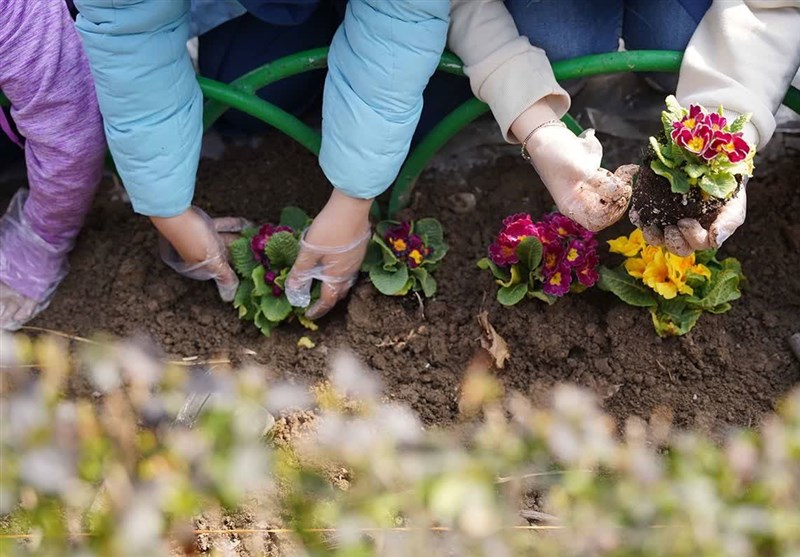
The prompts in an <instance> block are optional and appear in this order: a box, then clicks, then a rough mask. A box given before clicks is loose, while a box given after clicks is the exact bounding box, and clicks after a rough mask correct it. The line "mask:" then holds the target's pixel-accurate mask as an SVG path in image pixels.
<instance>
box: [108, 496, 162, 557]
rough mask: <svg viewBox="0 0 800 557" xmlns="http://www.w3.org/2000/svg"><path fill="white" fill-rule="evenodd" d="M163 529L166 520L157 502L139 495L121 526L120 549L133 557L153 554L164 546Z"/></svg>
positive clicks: (128, 507)
mask: <svg viewBox="0 0 800 557" xmlns="http://www.w3.org/2000/svg"><path fill="white" fill-rule="evenodd" d="M163 529H164V518H163V517H162V514H161V510H160V509H159V508H158V505H157V504H156V501H155V500H154V499H153V498H152V497H150V496H148V495H146V494H142V493H140V494H137V495H136V496H135V497H134V499H133V501H132V502H131V503H130V504H129V505H128V506H127V508H126V509H125V514H124V515H123V516H122V520H121V523H120V525H119V538H118V541H119V544H120V547H119V549H120V550H121V551H122V552H123V554H124V555H130V556H131V557H141V556H143V555H147V554H152V553H153V552H155V551H158V548H159V546H160V545H161V544H162V531H163Z"/></svg>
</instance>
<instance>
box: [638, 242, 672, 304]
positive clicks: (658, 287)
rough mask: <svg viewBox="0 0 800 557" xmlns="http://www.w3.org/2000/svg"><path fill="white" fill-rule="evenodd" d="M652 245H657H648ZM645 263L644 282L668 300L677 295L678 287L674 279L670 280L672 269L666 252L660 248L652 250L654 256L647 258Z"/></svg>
mask: <svg viewBox="0 0 800 557" xmlns="http://www.w3.org/2000/svg"><path fill="white" fill-rule="evenodd" d="M652 247H655V246H648V248H652ZM645 251H649V250H645ZM648 259H649V261H648ZM645 263H646V267H645V270H644V272H643V273H642V282H644V283H645V284H646V285H647V286H649V287H650V288H652V289H653V290H655V291H656V292H658V293H659V294H660V295H661V296H663V297H664V298H665V299H667V300H671V299H672V298H674V297H675V296H677V295H678V288H677V286H676V285H675V284H674V283H673V282H672V280H670V271H669V267H668V266H667V258H666V257H665V255H664V252H663V251H662V250H661V249H660V248H656V250H655V251H654V252H652V258H645Z"/></svg>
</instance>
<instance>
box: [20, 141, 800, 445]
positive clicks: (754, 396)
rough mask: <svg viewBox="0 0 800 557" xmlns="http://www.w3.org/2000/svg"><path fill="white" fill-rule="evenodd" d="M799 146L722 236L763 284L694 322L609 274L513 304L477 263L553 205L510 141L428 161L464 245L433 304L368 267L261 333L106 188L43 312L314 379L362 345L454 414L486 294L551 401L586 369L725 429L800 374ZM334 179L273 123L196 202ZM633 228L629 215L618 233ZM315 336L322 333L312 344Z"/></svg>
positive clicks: (442, 276)
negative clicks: (323, 307)
mask: <svg viewBox="0 0 800 557" xmlns="http://www.w3.org/2000/svg"><path fill="white" fill-rule="evenodd" d="M778 142H780V141H778ZM606 143H607V144H608V145H611V144H612V143H613V142H612V141H611V140H608V141H607V142H606ZM612 147H613V145H612ZM622 147H624V148H625V149H624V150H622V151H620V149H621V148H622ZM633 149H635V147H631V146H626V145H622V144H616V147H615V148H607V155H608V153H610V152H611V151H614V150H617V151H618V152H622V153H624V154H625V156H628V158H630V157H629V154H630V153H631V152H633ZM787 149H788V147H784V148H783V151H784V152H782V154H781V156H780V157H778V158H777V160H776V161H773V162H771V163H770V164H769V165H767V164H764V165H763V166H762V170H766V172H762V174H761V175H760V176H758V177H757V179H754V180H753V181H752V187H751V188H750V190H751V192H752V194H751V201H750V204H751V205H750V209H749V214H748V220H747V223H746V224H745V226H744V227H743V228H742V230H741V231H740V232H739V233H737V234H736V235H735V236H734V237H733V238H732V239H731V240H730V241H729V242H728V243H727V244H726V246H725V249H724V250H723V252H724V255H733V256H736V257H739V258H740V259H741V260H742V263H743V265H744V270H745V272H746V274H747V275H748V278H749V288H748V290H747V291H746V292H745V294H744V296H743V298H742V300H740V301H739V302H736V303H735V304H734V308H733V310H732V311H730V312H729V313H727V314H725V315H719V316H713V315H707V316H704V317H703V318H701V320H700V322H699V324H698V325H697V327H696V328H695V329H694V330H693V331H692V333H690V334H689V335H686V336H685V337H682V338H673V339H667V340H662V339H660V338H659V337H658V336H656V334H655V332H654V331H653V327H652V325H651V323H650V317H649V314H648V312H647V311H646V310H643V309H641V308H632V307H627V306H624V305H622V304H621V303H620V302H619V301H617V300H616V299H615V298H614V297H613V296H612V295H609V294H606V293H603V292H600V291H597V290H596V289H593V290H591V291H589V292H587V293H584V294H581V295H573V296H568V297H566V298H564V299H562V300H561V301H559V302H558V303H557V304H555V305H554V306H552V307H548V306H546V305H545V304H543V303H538V302H535V301H531V302H525V303H521V304H519V305H518V306H516V307H514V308H510V309H509V308H504V307H501V306H500V305H499V304H498V303H497V302H496V301H495V300H494V285H493V281H492V279H491V277H490V276H489V274H488V272H482V271H480V270H479V269H477V268H476V266H475V262H476V261H477V260H478V259H479V258H480V257H482V256H483V255H484V254H485V250H486V246H487V245H488V243H489V241H490V239H491V237H492V235H493V234H495V233H496V231H497V229H498V227H499V225H500V221H501V219H502V218H503V217H504V216H506V215H508V214H510V213H515V212H519V211H529V212H530V213H532V214H533V215H539V214H541V213H542V212H544V211H546V210H549V209H550V202H549V198H548V195H547V193H546V191H545V189H544V188H543V187H542V186H541V184H540V183H539V182H538V180H537V179H536V177H535V174H534V173H533V171H532V170H531V168H530V166H529V165H527V164H525V163H524V162H523V161H521V160H519V159H517V158H510V157H508V158H501V159H500V160H498V161H497V162H496V163H494V164H492V165H490V166H488V167H484V168H479V169H477V170H475V171H473V172H471V173H470V175H468V176H466V180H465V179H464V178H465V177H463V176H457V175H438V176H437V175H435V174H433V173H429V174H427V175H426V176H425V177H424V178H423V180H422V181H421V183H420V184H419V186H418V188H417V193H416V194H415V197H414V204H413V207H412V208H411V211H410V213H411V214H413V215H415V216H417V217H423V216H433V217H436V218H438V219H440V220H441V222H442V224H443V225H444V229H445V232H446V239H447V241H448V243H449V244H450V252H449V254H448V256H447V257H446V258H445V260H444V262H443V264H442V266H441V268H440V269H439V271H438V273H437V277H436V278H437V281H438V284H439V293H438V294H437V296H436V297H435V299H433V300H428V301H425V302H424V305H423V306H420V303H419V302H418V301H417V299H416V298H415V297H413V296H410V297H406V298H387V297H383V296H381V295H379V294H378V293H377V292H376V291H374V290H373V289H372V288H371V286H370V285H369V284H363V283H362V284H360V285H358V286H357V287H356V288H355V289H354V292H353V294H352V296H351V297H350V298H349V300H347V301H346V302H343V303H341V304H340V307H339V308H337V309H336V310H335V311H334V312H333V313H332V315H330V316H329V317H327V318H325V319H324V320H323V321H322V322H321V323H320V325H321V328H320V330H319V331H317V332H314V333H309V332H308V331H306V330H305V329H303V328H302V327H300V326H299V325H296V324H295V325H288V326H286V327H284V328H282V329H280V330H278V331H276V332H275V333H274V334H273V335H272V336H271V337H270V338H265V337H262V336H261V335H260V334H259V333H258V331H257V330H256V329H255V328H253V327H252V326H251V325H250V324H247V323H241V322H240V321H239V320H238V319H237V315H236V312H235V311H234V310H233V308H232V307H231V306H229V305H227V304H225V303H223V302H221V301H220V300H219V299H218V297H217V295H216V289H215V288H214V287H213V285H212V284H210V283H200V282H193V281H190V280H184V279H182V278H181V277H179V276H177V275H176V274H175V273H173V272H172V271H171V270H169V269H168V268H167V267H166V266H164V265H163V264H162V263H161V262H160V261H159V260H158V258H157V255H156V235H155V233H154V231H153V229H152V227H151V226H150V225H149V223H148V222H147V221H146V219H145V218H143V217H141V216H136V215H134V214H132V212H131V210H130V207H129V206H128V205H126V204H125V203H123V202H121V201H119V200H116V201H115V200H113V196H112V195H111V192H110V189H109V188H106V189H105V190H104V191H103V192H102V193H101V195H100V196H98V201H97V203H96V206H95V207H94V210H93V211H92V214H91V217H90V219H89V222H88V223H87V226H86V229H85V231H84V233H83V235H82V236H81V239H80V241H79V244H78V247H77V249H76V251H75V253H74V255H73V257H72V272H71V273H70V275H69V277H68V278H67V279H66V280H65V282H64V284H63V285H62V286H61V288H60V290H59V292H58V295H57V296H56V298H55V300H54V301H53V303H52V305H51V307H50V308H49V309H48V310H47V311H45V312H44V313H43V314H42V315H41V316H40V317H38V318H37V319H36V320H35V322H33V323H32V325H36V326H39V327H47V328H51V329H58V330H61V331H65V332H69V333H72V334H78V335H82V336H86V335H91V334H93V333H95V332H97V331H109V332H112V333H113V334H115V335H121V336H122V335H136V334H145V335H148V336H150V337H151V338H153V339H154V340H155V341H156V342H157V343H158V344H159V345H160V346H162V347H163V349H164V351H165V352H167V353H168V354H170V355H172V356H181V357H188V356H198V357H200V358H205V357H211V356H214V355H218V354H220V353H225V354H228V355H230V357H231V358H233V359H235V360H251V359H252V360H256V361H258V362H261V363H263V364H266V366H267V367H268V368H269V369H272V370H274V372H275V373H276V374H277V375H281V376H284V377H287V378H290V379H291V378H296V379H303V380H307V381H311V382H314V381H317V380H319V379H321V378H322V377H323V376H324V374H325V369H326V360H327V355H328V353H329V352H330V351H331V350H332V349H334V348H336V347H339V346H349V347H351V348H352V349H353V350H355V351H356V352H357V353H358V354H359V355H360V356H361V357H363V358H364V359H365V360H366V361H367V362H368V363H369V364H370V365H371V366H373V367H374V368H375V369H376V370H377V372H378V373H379V374H380V375H381V376H382V377H383V380H384V382H385V384H386V391H387V395H388V396H389V397H391V398H395V399H398V400H402V401H405V402H407V403H410V404H411V405H412V406H413V407H414V408H415V409H416V410H418V411H419V412H420V414H421V415H422V417H423V419H424V420H425V421H426V422H427V423H429V424H448V423H452V422H453V421H455V420H457V416H458V410H457V397H458V389H459V384H460V381H461V378H462V374H463V370H464V369H465V368H466V366H467V364H468V362H469V361H470V360H471V359H472V358H473V356H474V355H475V353H476V351H478V350H479V349H480V348H479V347H480V340H479V339H480V334H481V331H480V328H479V326H478V322H477V320H476V316H477V315H478V313H479V312H480V311H481V310H483V309H486V310H488V312H489V319H490V321H491V323H492V324H493V325H494V327H495V328H496V329H497V331H498V332H499V333H500V334H501V335H502V336H503V337H504V338H505V339H506V341H507V342H508V345H509V348H510V352H511V357H510V360H509V361H508V362H507V364H506V367H505V369H504V370H502V371H499V372H498V374H499V376H500V377H501V378H502V380H503V382H504V384H505V385H506V386H507V387H508V388H509V389H514V390H517V391H520V392H522V393H525V394H527V395H529V396H530V397H533V398H536V399H539V398H540V397H543V396H544V395H545V393H546V391H547V390H548V389H549V388H550V387H551V386H552V385H553V384H554V383H556V382H560V381H571V382H575V383H578V384H581V385H586V386H589V387H591V388H592V389H594V390H596V391H597V392H598V393H599V394H600V395H601V396H602V397H603V398H604V399H605V405H606V407H607V409H608V410H609V411H610V412H611V413H612V414H613V415H615V416H616V417H618V418H620V419H625V418H627V417H628V416H631V415H638V416H642V417H644V418H648V417H649V416H651V414H653V413H654V412H668V413H672V414H673V415H674V418H675V422H676V423H677V424H678V425H683V426H687V425H695V426H700V427H703V428H708V429H711V430H713V431H715V432H722V431H724V430H725V429H726V428H727V427H729V426H730V425H744V426H749V425H751V424H754V423H755V422H756V421H757V420H758V418H759V417H760V416H761V415H762V414H764V413H765V412H768V411H770V410H771V409H772V408H773V404H774V401H776V400H778V399H779V398H780V396H781V395H782V394H783V393H785V392H786V391H787V390H788V389H789V388H790V387H791V386H792V385H793V384H795V383H797V382H798V381H800V364H798V362H797V360H795V359H794V358H793V356H792V354H791V352H790V350H789V348H788V346H787V342H786V339H787V337H788V336H789V335H790V334H791V333H794V332H797V331H798V330H800V319H799V318H798V315H800V263H798V262H800V258H798V251H797V250H798V248H797V245H792V243H791V242H793V241H795V239H794V236H796V234H797V232H796V231H797V229H798V227H797V221H796V220H794V221H793V219H795V218H796V217H795V216H796V215H798V214H800V189H798V188H797V187H796V181H795V176H797V174H798V172H800V156H798V153H797V148H796V147H792V149H793V151H792V152H788V151H787ZM232 151H233V150H232ZM625 156H618V157H617V159H618V160H616V161H614V162H616V163H622V162H624V158H625ZM610 167H611V168H613V166H610ZM328 192H329V186H327V185H326V182H325V180H324V178H323V176H322V174H321V173H320V171H319V170H318V167H317V164H316V161H315V159H314V158H313V157H312V156H310V155H309V154H307V153H306V152H305V151H303V149H302V148H301V147H299V146H297V145H296V144H294V143H293V142H292V141H291V140H289V139H287V138H281V137H277V136H269V137H267V139H266V141H265V142H264V143H263V145H262V146H261V147H258V148H255V149H251V148H238V150H236V152H231V153H229V154H228V155H227V156H226V158H225V159H224V160H222V161H220V162H208V161H204V163H203V164H202V165H201V171H200V176H199V185H198V189H197V196H196V203H197V204H198V205H199V206H201V207H203V208H205V209H206V211H207V212H208V213H210V214H212V215H225V214H233V213H237V212H243V213H244V214H243V216H246V217H249V218H250V219H253V220H255V221H259V222H263V221H265V220H271V219H272V220H274V219H276V218H277V217H278V214H279V211H280V208H281V207H283V206H284V205H288V204H296V205H299V206H301V207H303V208H304V209H306V210H307V211H308V212H309V213H311V214H313V213H314V212H315V211H317V210H318V209H319V208H320V207H321V205H322V204H323V203H324V201H325V199H326V197H327V195H328ZM465 193H468V194H473V195H474V196H475V198H476V201H477V208H478V209H477V210H471V211H470V210H468V209H469V205H466V209H467V210H466V212H465V210H464V209H465V204H463V203H461V201H462V200H463V199H464V197H465V196H464V195H463V194H465ZM629 229H630V225H627V224H620V225H617V226H616V227H615V228H614V229H613V230H612V231H609V232H608V233H605V234H604V235H603V239H605V238H608V237H614V236H615V235H617V234H621V233H626V232H628V231H629ZM304 335H307V336H310V337H311V338H312V340H313V341H314V342H315V343H316V347H315V348H314V349H311V350H308V349H303V348H298V347H297V340H298V339H299V338H300V337H301V336H304Z"/></svg>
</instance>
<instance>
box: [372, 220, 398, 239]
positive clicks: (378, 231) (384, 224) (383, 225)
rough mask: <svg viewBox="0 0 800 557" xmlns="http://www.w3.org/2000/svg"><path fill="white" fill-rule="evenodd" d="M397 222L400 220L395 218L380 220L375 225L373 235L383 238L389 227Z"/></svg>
mask: <svg viewBox="0 0 800 557" xmlns="http://www.w3.org/2000/svg"><path fill="white" fill-rule="evenodd" d="M398 224H400V222H399V221H396V220H382V221H381V222H379V223H378V224H377V225H376V226H375V235H376V236H378V237H379V238H380V239H383V238H384V236H386V233H387V232H388V231H389V229H390V228H392V227H394V226H397V225H398Z"/></svg>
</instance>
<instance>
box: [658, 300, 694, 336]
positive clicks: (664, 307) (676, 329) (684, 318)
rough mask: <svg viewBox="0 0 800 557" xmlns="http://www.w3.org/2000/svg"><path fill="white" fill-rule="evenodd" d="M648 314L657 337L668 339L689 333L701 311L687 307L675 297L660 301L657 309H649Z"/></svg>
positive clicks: (683, 301) (684, 301)
mask: <svg viewBox="0 0 800 557" xmlns="http://www.w3.org/2000/svg"><path fill="white" fill-rule="evenodd" d="M650 314H651V316H652V318H653V325H654V326H655V328H656V333H657V334H658V336H660V337H668V336H680V335H685V334H686V333H688V332H689V331H691V330H692V329H693V328H694V326H695V325H696V324H697V320H698V319H700V316H701V315H702V314H703V311H702V310H701V309H699V308H694V307H691V306H689V305H688V304H687V303H686V300H684V299H682V298H681V297H676V298H673V299H671V300H662V301H661V303H660V304H659V305H658V307H657V308H651V309H650Z"/></svg>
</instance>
